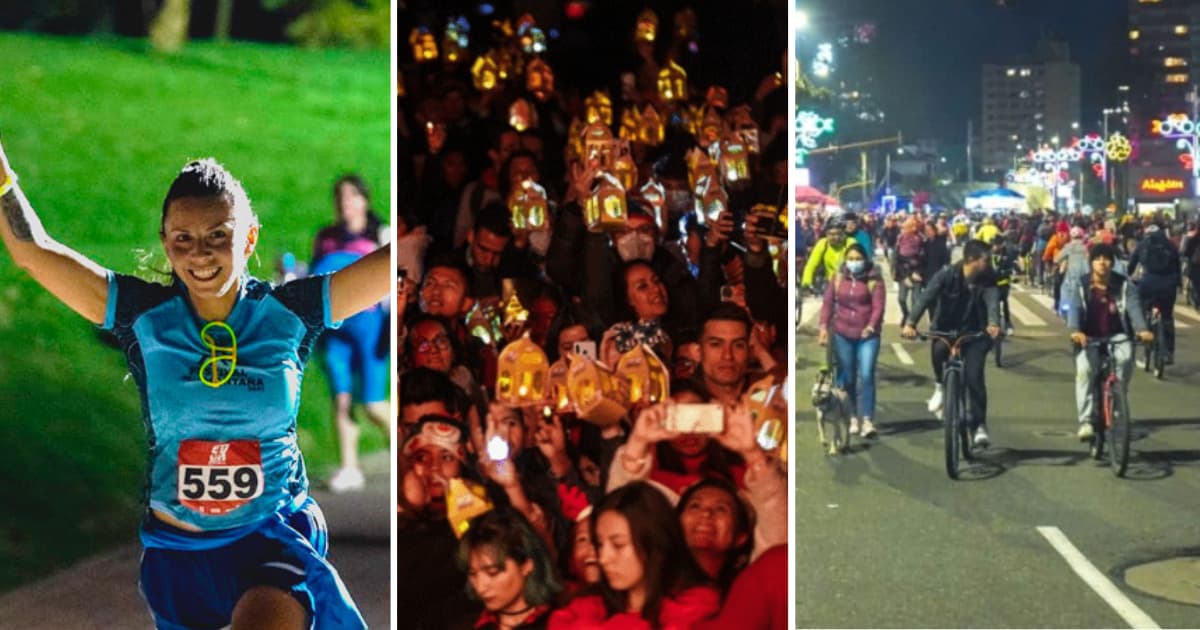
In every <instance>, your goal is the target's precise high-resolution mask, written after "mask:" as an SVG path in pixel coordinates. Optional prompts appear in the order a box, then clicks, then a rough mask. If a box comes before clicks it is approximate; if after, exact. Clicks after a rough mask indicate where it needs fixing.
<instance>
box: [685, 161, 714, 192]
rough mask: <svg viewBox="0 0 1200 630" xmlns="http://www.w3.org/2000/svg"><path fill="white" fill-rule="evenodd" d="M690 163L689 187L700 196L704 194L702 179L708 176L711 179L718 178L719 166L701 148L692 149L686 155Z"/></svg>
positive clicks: (688, 163)
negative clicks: (701, 185)
mask: <svg viewBox="0 0 1200 630" xmlns="http://www.w3.org/2000/svg"><path fill="white" fill-rule="evenodd" d="M686 160H687V165H688V187H690V188H691V189H692V191H693V193H694V194H695V196H696V197H697V198H698V197H700V195H702V194H704V191H702V190H700V180H701V179H703V178H705V177H708V178H709V179H716V178H717V166H716V165H715V164H713V163H712V160H710V159H708V154H707V153H705V152H703V151H700V150H699V149H691V150H690V151H688V153H687V155H686Z"/></svg>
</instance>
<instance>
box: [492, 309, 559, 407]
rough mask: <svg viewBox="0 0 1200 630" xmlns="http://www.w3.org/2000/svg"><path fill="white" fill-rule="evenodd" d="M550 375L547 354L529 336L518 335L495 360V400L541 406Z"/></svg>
mask: <svg viewBox="0 0 1200 630" xmlns="http://www.w3.org/2000/svg"><path fill="white" fill-rule="evenodd" d="M518 303H519V302H518ZM549 372H550V363H549V362H548V361H547V360H546V353H545V352H542V349H541V348H539V347H538V345H537V344H536V343H533V342H532V341H530V340H529V333H525V334H524V335H521V338H520V339H517V340H516V341H514V342H512V343H510V344H508V345H507V346H505V347H504V350H501V351H500V357H499V359H497V360H496V400H497V401H498V402H501V403H503V404H505V405H508V406H510V407H522V406H526V405H540V404H542V403H543V402H545V400H546V385H547V381H548V380H549V376H550V374H549Z"/></svg>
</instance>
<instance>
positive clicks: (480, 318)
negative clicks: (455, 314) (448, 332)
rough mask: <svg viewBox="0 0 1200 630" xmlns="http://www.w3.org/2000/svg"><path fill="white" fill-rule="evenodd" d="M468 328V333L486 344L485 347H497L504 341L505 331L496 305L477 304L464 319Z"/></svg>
mask: <svg viewBox="0 0 1200 630" xmlns="http://www.w3.org/2000/svg"><path fill="white" fill-rule="evenodd" d="M464 322H465V324H466V326H467V332H468V333H469V334H470V335H471V336H472V337H475V338H476V339H478V340H480V341H481V342H483V343H484V345H487V346H491V347H493V348H494V347H496V345H497V344H499V343H500V342H501V341H503V340H504V331H503V329H502V327H501V321H500V311H499V310H497V309H496V306H495V305H494V304H487V305H484V304H482V303H480V302H476V303H475V306H472V307H471V310H470V311H467V315H466V317H465V318H464Z"/></svg>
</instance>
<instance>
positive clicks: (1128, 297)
mask: <svg viewBox="0 0 1200 630" xmlns="http://www.w3.org/2000/svg"><path fill="white" fill-rule="evenodd" d="M1088 258H1089V260H1090V262H1091V267H1092V271H1091V273H1089V274H1084V275H1083V276H1082V277H1080V278H1078V282H1076V283H1074V290H1073V291H1071V293H1069V294H1067V295H1066V296H1065V297H1066V300H1067V304H1068V305H1069V306H1070V308H1068V309H1067V330H1069V331H1070V335H1071V341H1072V342H1074V343H1075V346H1076V349H1075V406H1076V410H1077V411H1078V419H1079V429H1078V432H1077V433H1076V435H1078V436H1079V439H1080V440H1083V441H1087V440H1090V439H1091V438H1092V435H1093V434H1094V433H1095V431H1094V429H1093V428H1092V421H1091V420H1092V407H1093V405H1094V404H1095V402H1096V401H1095V400H1093V395H1092V390H1093V389H1094V388H1093V380H1095V378H1096V366H1098V365H1099V364H1100V355H1099V348H1094V347H1088V346H1087V342H1088V339H1092V338H1097V339H1098V338H1107V337H1112V336H1113V335H1118V334H1123V335H1125V336H1126V339H1125V340H1124V341H1122V342H1120V343H1117V344H1115V345H1114V346H1113V350H1112V360H1113V364H1114V365H1115V368H1116V370H1117V374H1118V377H1119V381H1120V384H1121V388H1122V390H1123V391H1125V392H1128V389H1129V379H1130V378H1132V377H1133V344H1132V342H1131V340H1130V339H1129V333H1130V331H1133V332H1134V333H1135V334H1136V335H1137V338H1138V339H1140V340H1141V341H1143V342H1150V341H1153V340H1154V333H1152V332H1150V331H1149V330H1147V326H1146V317H1145V314H1144V313H1143V312H1142V307H1141V304H1140V303H1139V301H1138V292H1137V290H1136V288H1135V287H1134V286H1133V282H1131V281H1130V280H1129V278H1126V277H1125V276H1123V275H1121V274H1119V273H1114V272H1113V270H1112V269H1113V263H1115V262H1116V259H1117V250H1116V248H1115V247H1113V246H1112V245H1107V244H1104V243H1100V244H1097V245H1093V246H1092V249H1091V251H1090V252H1089V254H1088Z"/></svg>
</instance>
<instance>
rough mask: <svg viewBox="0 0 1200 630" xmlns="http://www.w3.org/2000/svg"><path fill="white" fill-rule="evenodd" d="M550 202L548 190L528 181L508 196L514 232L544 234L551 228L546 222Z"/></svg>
mask: <svg viewBox="0 0 1200 630" xmlns="http://www.w3.org/2000/svg"><path fill="white" fill-rule="evenodd" d="M547 207H548V202H547V201H546V189H545V188H542V187H541V185H539V184H538V183H537V182H535V181H533V180H531V179H527V180H525V181H523V182H521V185H520V186H517V187H516V188H514V189H513V191H512V193H510V194H509V195H508V210H509V212H510V213H511V214H512V226H513V229H514V230H527V231H530V232H544V231H546V230H547V229H549V228H550V225H549V222H548V221H547V220H546V215H547Z"/></svg>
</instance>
